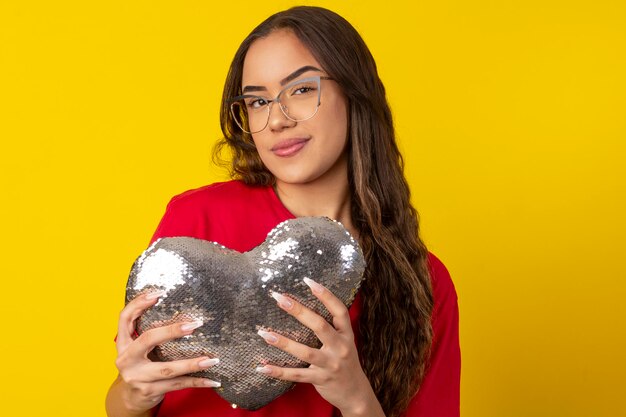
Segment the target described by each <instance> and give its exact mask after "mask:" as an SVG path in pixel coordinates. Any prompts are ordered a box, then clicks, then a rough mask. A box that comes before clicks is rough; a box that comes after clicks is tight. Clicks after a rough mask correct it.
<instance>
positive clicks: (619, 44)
mask: <svg viewBox="0 0 626 417" xmlns="http://www.w3.org/2000/svg"><path fill="white" fill-rule="evenodd" d="M301 3H309V2H301ZM293 4H295V3H293V2H291V1H254V2H251V1H240V2H235V3H232V4H229V2H223V3H220V4H217V5H214V4H211V3H210V2H208V1H107V2H91V1H74V2H70V1H56V2H53V1H50V2H33V1H18V0H14V1H11V2H9V1H3V2H1V3H0V100H1V107H0V138H1V143H2V152H1V161H0V162H1V166H2V175H1V180H2V190H1V191H2V192H1V195H2V197H1V198H2V204H1V205H0V219H1V221H2V224H1V225H0V227H1V230H2V248H1V249H2V263H1V266H2V268H1V270H2V282H3V287H2V293H3V297H2V298H3V300H2V303H0V305H1V308H2V312H1V313H2V319H3V320H2V322H3V325H2V333H3V336H2V344H1V348H0V349H2V351H1V353H0V358H1V360H2V362H3V363H2V397H3V398H4V401H3V405H2V408H3V411H2V414H3V415H7V416H30V415H64V416H92V415H93V416H103V415H104V408H103V403H104V397H105V392H106V391H107V389H108V386H109V384H110V382H111V381H112V380H113V378H114V377H115V375H116V370H115V367H114V363H113V362H114V358H115V349H114V343H113V340H112V339H113V336H114V335H115V333H116V322H117V315H118V312H119V310H120V309H121V308H122V306H123V297H124V288H125V283H126V278H127V275H128V272H129V269H130V266H131V264H132V262H133V260H134V259H135V257H136V256H137V255H138V254H139V253H140V252H141V251H142V250H143V249H145V247H146V245H147V243H148V240H149V238H150V236H151V234H152V232H153V231H154V229H155V227H156V225H157V222H158V221H159V219H160V217H161V215H162V214H163V211H164V208H165V204H166V203H167V201H168V200H169V198H170V197H171V196H173V195H174V194H177V193H180V192H182V191H184V190H187V189H190V188H194V187H197V186H201V185H203V184H206V183H210V182H213V181H215V180H218V179H223V178H224V174H223V173H222V172H221V171H220V170H219V169H217V168H215V167H212V166H211V163H210V150H211V147H212V144H213V143H214V141H215V139H216V138H217V137H219V135H220V131H219V123H218V108H219V101H220V97H221V90H222V86H223V82H224V78H225V75H226V71H227V67H228V65H229V63H230V60H231V58H232V56H233V54H234V52H235V50H236V48H237V46H238V44H239V42H240V41H241V40H242V39H243V38H244V37H245V35H246V34H247V33H248V32H249V31H250V30H252V28H253V27H254V26H255V25H256V24H257V23H259V22H260V21H261V20H263V19H264V18H265V17H267V16H268V15H269V14H271V13H273V12H275V11H278V10H281V9H283V8H286V7H287V6H290V5H293ZM314 4H317V5H322V6H327V7H330V8H332V9H333V10H335V11H337V12H339V13H340V14H342V15H343V16H344V17H346V18H347V19H348V20H349V21H350V22H352V23H353V24H354V26H355V27H356V28H357V29H358V30H359V31H360V32H361V33H362V35H363V37H364V39H365V40H366V42H367V43H368V45H369V46H370V48H371V50H372V52H373V54H374V56H375V58H376V60H377V62H378V65H379V70H380V74H381V76H382V78H383V81H384V82H385V85H386V87H387V89H388V95H389V99H390V102H391V105H392V109H393V111H394V117H395V120H396V123H397V129H398V136H399V140H400V142H401V147H402V149H403V151H404V154H405V157H406V161H407V175H408V178H409V180H410V183H411V187H412V190H413V195H414V203H415V205H416V206H417V208H418V210H419V212H420V214H421V219H422V227H423V237H424V239H425V240H426V242H427V244H428V245H429V246H430V248H431V250H432V251H433V252H434V253H436V254H437V255H438V256H439V257H440V258H441V259H442V260H443V261H444V262H445V263H446V265H447V266H448V268H449V270H450V272H451V273H452V276H453V279H454V281H455V283H456V287H457V291H458V294H459V299H460V308H461V341H462V349H463V371H462V400H461V407H462V415H463V416H464V417H486V416H493V417H500V416H520V417H521V416H524V417H525V416H546V417H548V416H550V417H552V416H581V417H582V416H606V417H615V416H620V415H626V405H625V402H624V397H623V396H624V394H625V393H626V383H625V382H624V375H625V374H626V364H625V363H626V360H625V359H624V356H623V355H624V352H625V351H626V349H625V347H626V326H625V324H624V319H625V318H626V314H625V313H626V309H625V307H624V305H625V304H626V300H625V298H626V284H625V282H624V279H625V278H626V274H625V268H624V264H623V262H624V254H625V250H624V238H625V236H626V233H625V232H626V221H625V220H624V218H623V215H624V212H625V209H626V204H625V191H626V190H625V172H624V159H625V145H624V140H625V139H626V81H625V79H626V5H625V3H624V2H623V1H618V0H615V1H609V0H597V1H593V2H591V1H585V2H582V1H537V0H533V1H517V2H509V1H485V0H472V1H469V0H468V1H445V2H441V1H430V2H424V1H418V2H406V3H404V2H394V1H389V0H388V1H384V2H374V1H358V2H340V1H336V2H330V1H319V2H315V3H314Z"/></svg>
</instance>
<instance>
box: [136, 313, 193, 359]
mask: <svg viewBox="0 0 626 417" xmlns="http://www.w3.org/2000/svg"><path fill="white" fill-rule="evenodd" d="M202 324H203V323H202V321H201V320H196V321H192V322H184V323H174V324H170V325H167V326H161V327H155V328H154V329H150V330H146V331H145V332H143V333H142V334H141V335H139V337H138V338H137V339H135V340H134V341H133V343H132V344H130V345H129V346H128V355H129V356H131V357H147V355H148V352H150V351H151V350H152V349H154V348H155V347H156V346H158V345H161V344H163V343H165V342H169V341H170V340H174V339H179V338H181V337H183V336H187V335H189V334H191V333H193V332H194V330H195V329H197V328H198V327H200V326H202Z"/></svg>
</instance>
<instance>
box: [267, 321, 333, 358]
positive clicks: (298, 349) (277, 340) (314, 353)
mask: <svg viewBox="0 0 626 417" xmlns="http://www.w3.org/2000/svg"><path fill="white" fill-rule="evenodd" d="M257 333H258V335H259V336H261V337H262V338H263V339H265V341H266V342H267V343H268V344H270V345H272V346H276V347H277V348H279V349H281V350H283V351H285V352H287V353H289V354H290V355H292V356H295V357H296V358H298V359H300V360H301V361H304V362H306V363H308V364H311V365H315V366H319V367H323V365H324V364H325V361H324V355H322V354H321V352H320V351H319V349H313V348H311V347H309V346H307V345H304V344H302V343H298V342H296V341H294V340H291V339H289V338H287V337H285V336H281V335H279V334H278V333H274V332H267V331H265V330H262V329H261V330H259V331H258V332H257Z"/></svg>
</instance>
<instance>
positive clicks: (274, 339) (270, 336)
mask: <svg viewBox="0 0 626 417" xmlns="http://www.w3.org/2000/svg"><path fill="white" fill-rule="evenodd" d="M257 334H258V335H259V336H261V337H262V338H263V339H265V340H266V341H267V342H268V343H276V342H278V338H277V337H276V336H274V335H273V334H271V333H270V332H266V331H264V330H259V331H258V332H257Z"/></svg>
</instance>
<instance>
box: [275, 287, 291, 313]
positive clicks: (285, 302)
mask: <svg viewBox="0 0 626 417" xmlns="http://www.w3.org/2000/svg"><path fill="white" fill-rule="evenodd" d="M272 297H273V298H274V300H276V301H278V304H280V306H281V307H282V308H284V309H287V310H289V309H290V308H291V307H293V303H292V302H291V300H290V299H289V298H287V297H285V296H284V295H282V294H279V293H277V292H274V291H272Z"/></svg>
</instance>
